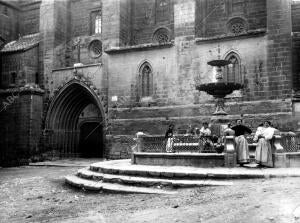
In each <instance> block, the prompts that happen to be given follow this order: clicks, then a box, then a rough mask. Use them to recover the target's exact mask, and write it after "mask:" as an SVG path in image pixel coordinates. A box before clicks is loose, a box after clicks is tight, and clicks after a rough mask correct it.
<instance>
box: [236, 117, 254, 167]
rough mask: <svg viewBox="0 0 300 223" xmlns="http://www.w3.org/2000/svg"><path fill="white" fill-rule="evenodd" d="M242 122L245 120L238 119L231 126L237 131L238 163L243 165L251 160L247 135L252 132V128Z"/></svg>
mask: <svg viewBox="0 0 300 223" xmlns="http://www.w3.org/2000/svg"><path fill="white" fill-rule="evenodd" d="M242 123H243V120H242V119H238V120H237V121H236V125H235V126H234V127H232V128H231V129H232V130H234V132H235V145H236V152H237V163H238V164H240V166H243V165H244V164H247V163H249V161H250V156H249V148H248V142H247V139H246V137H245V135H246V134H251V133H252V131H251V129H250V128H248V127H247V126H245V125H243V124H242Z"/></svg>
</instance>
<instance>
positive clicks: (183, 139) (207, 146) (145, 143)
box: [140, 135, 300, 153]
mask: <svg viewBox="0 0 300 223" xmlns="http://www.w3.org/2000/svg"><path fill="white" fill-rule="evenodd" d="M246 139H247V141H248V143H249V145H250V146H252V149H253V147H255V146H256V142H255V141H254V140H253V135H250V136H248V137H247V138H246ZM166 141H167V140H166V139H165V138H164V136H161V135H160V136H142V137H141V141H140V143H141V145H140V146H141V150H140V152H147V153H164V152H166ZM212 141H214V140H213V139H212V138H211V137H197V136H190V135H189V136H186V135H176V136H174V138H173V152H176V153H177V152H178V153H180V152H195V153H216V152H220V151H218V150H219V149H218V148H217V146H219V145H220V144H215V143H216V141H214V142H215V143H214V144H213V143H212ZM219 141H221V142H222V140H220V139H219ZM221 144H223V142H222V143H221ZM280 144H281V146H282V147H283V152H300V135H299V136H290V135H282V136H281V139H280ZM216 145H217V146H216ZM254 149H255V148H254ZM221 150H222V149H221Z"/></svg>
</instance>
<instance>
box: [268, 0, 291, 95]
mask: <svg viewBox="0 0 300 223" xmlns="http://www.w3.org/2000/svg"><path fill="white" fill-rule="evenodd" d="M267 9H268V10H267V26H268V64H267V72H266V73H265V75H264V85H265V86H267V91H266V92H265V94H266V95H268V98H270V99H275V98H284V97H290V96H291V93H292V92H291V88H292V58H291V56H292V48H291V47H292V38H291V32H292V18H291V1H280V0H276V1H274V0H268V1H267Z"/></svg>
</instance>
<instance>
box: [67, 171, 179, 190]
mask: <svg viewBox="0 0 300 223" xmlns="http://www.w3.org/2000/svg"><path fill="white" fill-rule="evenodd" d="M65 181H66V183H68V184H69V185H72V186H74V187H77V188H81V189H85V190H91V191H104V192H114V193H143V194H175V193H176V192H175V191H167V190H163V189H155V188H144V187H135V186H125V185H120V184H114V183H105V182H102V181H93V180H87V179H83V178H80V177H78V176H73V175H72V176H66V177H65Z"/></svg>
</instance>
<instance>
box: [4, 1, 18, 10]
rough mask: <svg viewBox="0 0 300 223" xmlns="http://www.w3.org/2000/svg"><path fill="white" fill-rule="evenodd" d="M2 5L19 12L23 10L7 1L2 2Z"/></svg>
mask: <svg viewBox="0 0 300 223" xmlns="http://www.w3.org/2000/svg"><path fill="white" fill-rule="evenodd" d="M0 3H1V4H3V5H6V6H9V7H12V8H14V9H16V10H18V11H21V9H20V8H19V7H18V6H16V5H14V4H12V3H9V2H7V1H3V0H0Z"/></svg>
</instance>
